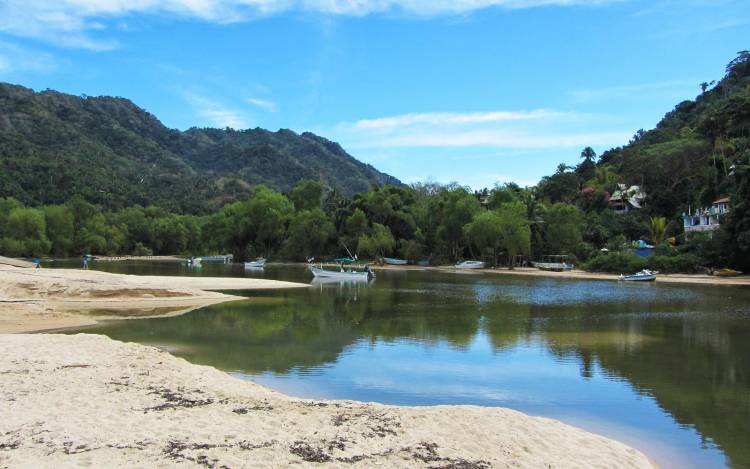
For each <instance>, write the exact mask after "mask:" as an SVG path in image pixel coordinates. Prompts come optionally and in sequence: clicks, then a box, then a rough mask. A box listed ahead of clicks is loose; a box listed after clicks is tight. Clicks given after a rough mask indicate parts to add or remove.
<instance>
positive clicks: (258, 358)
mask: <svg viewBox="0 0 750 469" xmlns="http://www.w3.org/2000/svg"><path fill="white" fill-rule="evenodd" d="M92 268H100V269H103V270H110V271H116V272H122V273H140V274H160V275H165V274H173V275H212V276H264V277H267V278H274V279H280V280H292V281H304V282H310V281H311V277H312V276H311V274H309V273H308V272H307V271H306V270H305V268H304V267H303V266H299V265H296V266H274V265H270V266H268V267H267V268H266V269H265V270H264V271H245V270H244V269H242V267H241V266H238V265H220V264H205V266H204V267H203V268H202V269H199V270H195V269H193V270H190V269H188V268H187V267H185V266H181V265H178V264H174V263H148V264H147V263H98V262H95V263H93V265H92ZM244 296H247V297H248V300H246V301H241V302H233V303H226V304H223V305H217V306H211V307H206V308H202V309H199V310H196V311H193V312H191V313H188V314H186V315H184V316H180V317H171V318H162V319H142V320H132V321H116V322H110V323H107V324H102V325H99V326H96V327H93V328H88V329H86V330H85V332H92V333H102V334H106V335H108V336H110V337H113V338H115V339H118V340H125V341H135V342H141V343H147V344H155V345H159V346H162V347H166V348H167V349H168V350H170V351H171V352H172V353H174V354H175V355H178V356H181V357H184V358H186V359H187V360H189V361H191V362H194V363H198V364H204V365H211V366H214V367H217V368H220V369H222V370H226V371H228V372H230V373H232V374H234V375H235V376H237V377H239V378H243V379H249V380H253V381H255V382H257V383H260V384H263V385H266V386H268V387H271V388H274V389H277V390H279V391H282V392H284V393H287V394H290V395H295V396H301V397H309V398H318V399H321V398H331V399H354V400H361V401H376V402H381V403H386V404H398V405H432V404H473V405H482V406H505V407H510V408H513V409H517V410H519V411H522V412H525V413H528V414H532V415H540V416H546V417H551V418H556V419H559V420H562V421H564V422H567V423H570V424H573V425H577V426H579V427H582V428H586V429H588V430H591V431H594V432H597V433H600V434H603V435H606V436H610V437H613V438H616V439H619V440H621V441H623V442H626V443H628V444H630V445H632V446H635V447H637V448H639V449H641V450H642V451H644V452H645V453H646V454H648V455H649V456H650V457H651V458H652V459H654V460H655V461H656V462H657V463H658V464H659V465H661V466H662V467H701V468H703V467H723V466H732V467H750V444H749V443H748V442H750V289H747V288H741V287H714V286H695V285H674V284H671V285H666V284H659V283H658V282H657V283H656V284H623V283H619V282H615V281H591V280H588V281H581V280H557V279H547V278H527V277H514V276H508V275H493V274H475V273H451V272H435V271H430V272H424V271H408V272H403V271H401V272H399V271H386V272H381V273H379V274H378V278H377V279H376V280H374V281H372V282H370V283H362V284H322V285H314V286H313V287H311V288H310V289H308V290H295V291H275V292H261V293H258V292H247V293H246V294H245V295H244Z"/></svg>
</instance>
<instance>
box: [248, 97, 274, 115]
mask: <svg viewBox="0 0 750 469" xmlns="http://www.w3.org/2000/svg"><path fill="white" fill-rule="evenodd" d="M245 101H247V102H248V103H249V104H252V105H253V106H255V107H258V108H260V109H263V110H264V111H268V112H276V110H277V109H278V106H276V103H274V102H273V101H269V100H267V99H260V98H247V99H246V100H245Z"/></svg>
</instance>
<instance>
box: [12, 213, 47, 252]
mask: <svg viewBox="0 0 750 469" xmlns="http://www.w3.org/2000/svg"><path fill="white" fill-rule="evenodd" d="M4 232H5V233H4V237H3V241H2V245H3V251H6V252H7V254H8V255H10V256H43V255H45V254H47V253H48V252H49V250H50V247H51V246H52V243H50V241H49V239H47V233H46V225H45V222H44V212H43V211H41V210H39V209H35V208H15V209H13V210H12V211H11V212H10V214H8V218H7V219H6V222H5V230H4Z"/></svg>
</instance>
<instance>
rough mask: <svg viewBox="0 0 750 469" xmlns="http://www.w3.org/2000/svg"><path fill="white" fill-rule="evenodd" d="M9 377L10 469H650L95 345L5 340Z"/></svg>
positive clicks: (496, 429)
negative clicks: (298, 394)
mask: <svg viewBox="0 0 750 469" xmlns="http://www.w3.org/2000/svg"><path fill="white" fill-rule="evenodd" d="M0 377H2V378H0V396H2V398H0V415H3V418H2V419H0V466H8V467H70V466H93V467H115V466H126V467H171V466H175V465H177V464H180V465H181V466H184V467H201V466H202V467H233V468H234V467H287V466H290V465H297V466H300V467H307V466H314V465H320V464H321V463H324V464H325V465H329V466H335V467H348V466H351V467H373V466H379V467H442V468H486V467H501V468H502V467H563V468H564V467H581V466H582V465H585V466H586V467H600V468H613V467H622V468H647V467H652V466H651V464H650V462H649V460H648V459H647V458H646V457H645V456H644V455H643V454H642V453H640V452H638V451H636V450H634V449H632V448H629V447H627V446H625V445H623V444H621V443H618V442H616V441H613V440H610V439H607V438H604V437H600V436H597V435H594V434H591V433H588V432H585V431H583V430H580V429H577V428H574V427H571V426H568V425H565V424H563V423H560V422H557V421H555V420H551V419H546V418H539V417H530V416H527V415H524V414H521V413H519V412H516V411H512V410H509V409H502V408H482V407H472V406H438V407H392V406H384V405H378V404H365V403H357V402H349V401H325V402H321V401H309V400H301V399H294V398H290V397H286V396H284V395H282V394H279V393H276V392H274V391H270V390H268V389H266V388H264V387H262V386H259V385H256V384H254V383H251V382H245V381H240V380H238V379H235V378H232V377H231V376H229V375H227V374H226V373H223V372H221V371H218V370H216V369H214V368H211V367H205V366H198V365H192V364H190V363H188V362H186V361H185V360H182V359H179V358H175V357H173V356H171V355H169V354H168V353H167V352H164V351H162V350H159V349H157V348H154V347H148V346H143V345H137V344H126V343H122V342H117V341H114V340H111V339H109V338H106V337H103V336H98V335H86V334H78V335H72V336H65V335H49V334H42V335H0Z"/></svg>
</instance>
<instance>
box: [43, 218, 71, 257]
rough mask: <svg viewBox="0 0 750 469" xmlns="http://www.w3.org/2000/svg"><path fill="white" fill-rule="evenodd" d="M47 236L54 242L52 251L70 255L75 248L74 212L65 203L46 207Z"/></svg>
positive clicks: (61, 254)
mask: <svg viewBox="0 0 750 469" xmlns="http://www.w3.org/2000/svg"><path fill="white" fill-rule="evenodd" d="M44 221H45V225H46V233H47V238H48V239H49V240H50V242H51V243H52V249H51V253H52V254H53V255H55V256H62V257H65V256H68V255H70V254H71V250H72V248H73V212H71V211H70V208H68V207H67V206H65V205H47V206H46V207H44Z"/></svg>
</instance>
